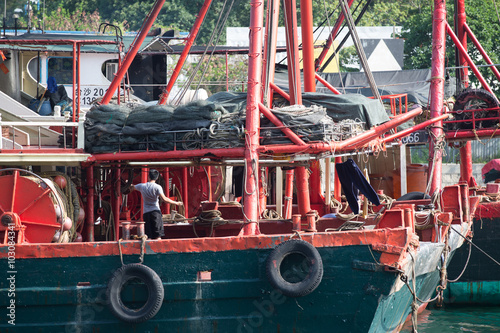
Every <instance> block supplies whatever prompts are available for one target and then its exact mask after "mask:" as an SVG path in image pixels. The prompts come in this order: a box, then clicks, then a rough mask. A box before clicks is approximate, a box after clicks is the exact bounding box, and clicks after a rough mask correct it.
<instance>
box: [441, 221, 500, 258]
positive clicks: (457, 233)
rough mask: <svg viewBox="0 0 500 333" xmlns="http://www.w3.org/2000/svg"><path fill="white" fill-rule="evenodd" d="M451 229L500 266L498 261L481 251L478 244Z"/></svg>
mask: <svg viewBox="0 0 500 333" xmlns="http://www.w3.org/2000/svg"><path fill="white" fill-rule="evenodd" d="M450 229H451V230H453V231H455V232H456V233H457V234H458V235H459V236H460V237H462V238H463V239H465V240H466V241H467V242H469V243H470V244H471V245H473V246H474V247H475V248H476V249H478V250H479V251H481V252H482V253H483V254H484V255H485V256H487V257H488V258H490V259H491V260H492V261H493V262H494V263H495V264H497V265H498V266H500V262H498V261H496V260H495V259H494V258H493V257H492V256H490V255H489V254H488V253H486V252H485V251H484V250H483V249H481V248H480V247H479V246H477V245H476V244H474V243H473V242H472V241H471V240H470V239H468V238H467V237H464V236H463V235H462V234H461V233H460V232H458V231H456V230H455V229H453V228H450Z"/></svg>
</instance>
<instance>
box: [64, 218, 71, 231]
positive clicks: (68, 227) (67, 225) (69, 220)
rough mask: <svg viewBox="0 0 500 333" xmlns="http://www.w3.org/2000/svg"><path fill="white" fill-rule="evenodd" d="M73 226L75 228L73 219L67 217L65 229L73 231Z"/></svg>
mask: <svg viewBox="0 0 500 333" xmlns="http://www.w3.org/2000/svg"><path fill="white" fill-rule="evenodd" d="M72 226H73V221H71V219H70V218H69V217H66V218H65V219H64V223H63V229H64V230H69V229H71V227H72Z"/></svg>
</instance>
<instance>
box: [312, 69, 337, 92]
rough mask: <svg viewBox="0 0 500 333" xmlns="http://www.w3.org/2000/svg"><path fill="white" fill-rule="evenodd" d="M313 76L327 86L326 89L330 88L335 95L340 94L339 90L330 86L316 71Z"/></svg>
mask: <svg viewBox="0 0 500 333" xmlns="http://www.w3.org/2000/svg"><path fill="white" fill-rule="evenodd" d="M315 78H316V80H318V81H319V82H321V84H323V85H324V86H325V87H326V88H328V90H330V91H331V92H332V93H334V94H336V95H341V93H340V91H338V90H337V89H335V87H334V86H332V85H331V84H330V83H328V81H326V80H325V79H323V78H322V77H321V76H319V74H318V73H316V75H315Z"/></svg>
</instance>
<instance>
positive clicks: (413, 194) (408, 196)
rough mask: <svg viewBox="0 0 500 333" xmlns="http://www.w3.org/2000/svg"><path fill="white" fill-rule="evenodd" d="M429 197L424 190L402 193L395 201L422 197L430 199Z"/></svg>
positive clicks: (420, 198)
mask: <svg viewBox="0 0 500 333" xmlns="http://www.w3.org/2000/svg"><path fill="white" fill-rule="evenodd" d="M430 198H431V197H430V196H429V195H428V194H425V193H424V192H418V191H415V192H410V193H406V194H404V195H402V196H401V197H399V198H398V199H396V201H405V200H422V199H430Z"/></svg>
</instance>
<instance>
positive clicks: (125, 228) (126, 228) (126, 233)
mask: <svg viewBox="0 0 500 333" xmlns="http://www.w3.org/2000/svg"><path fill="white" fill-rule="evenodd" d="M122 238H123V239H125V240H129V239H130V222H122Z"/></svg>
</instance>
